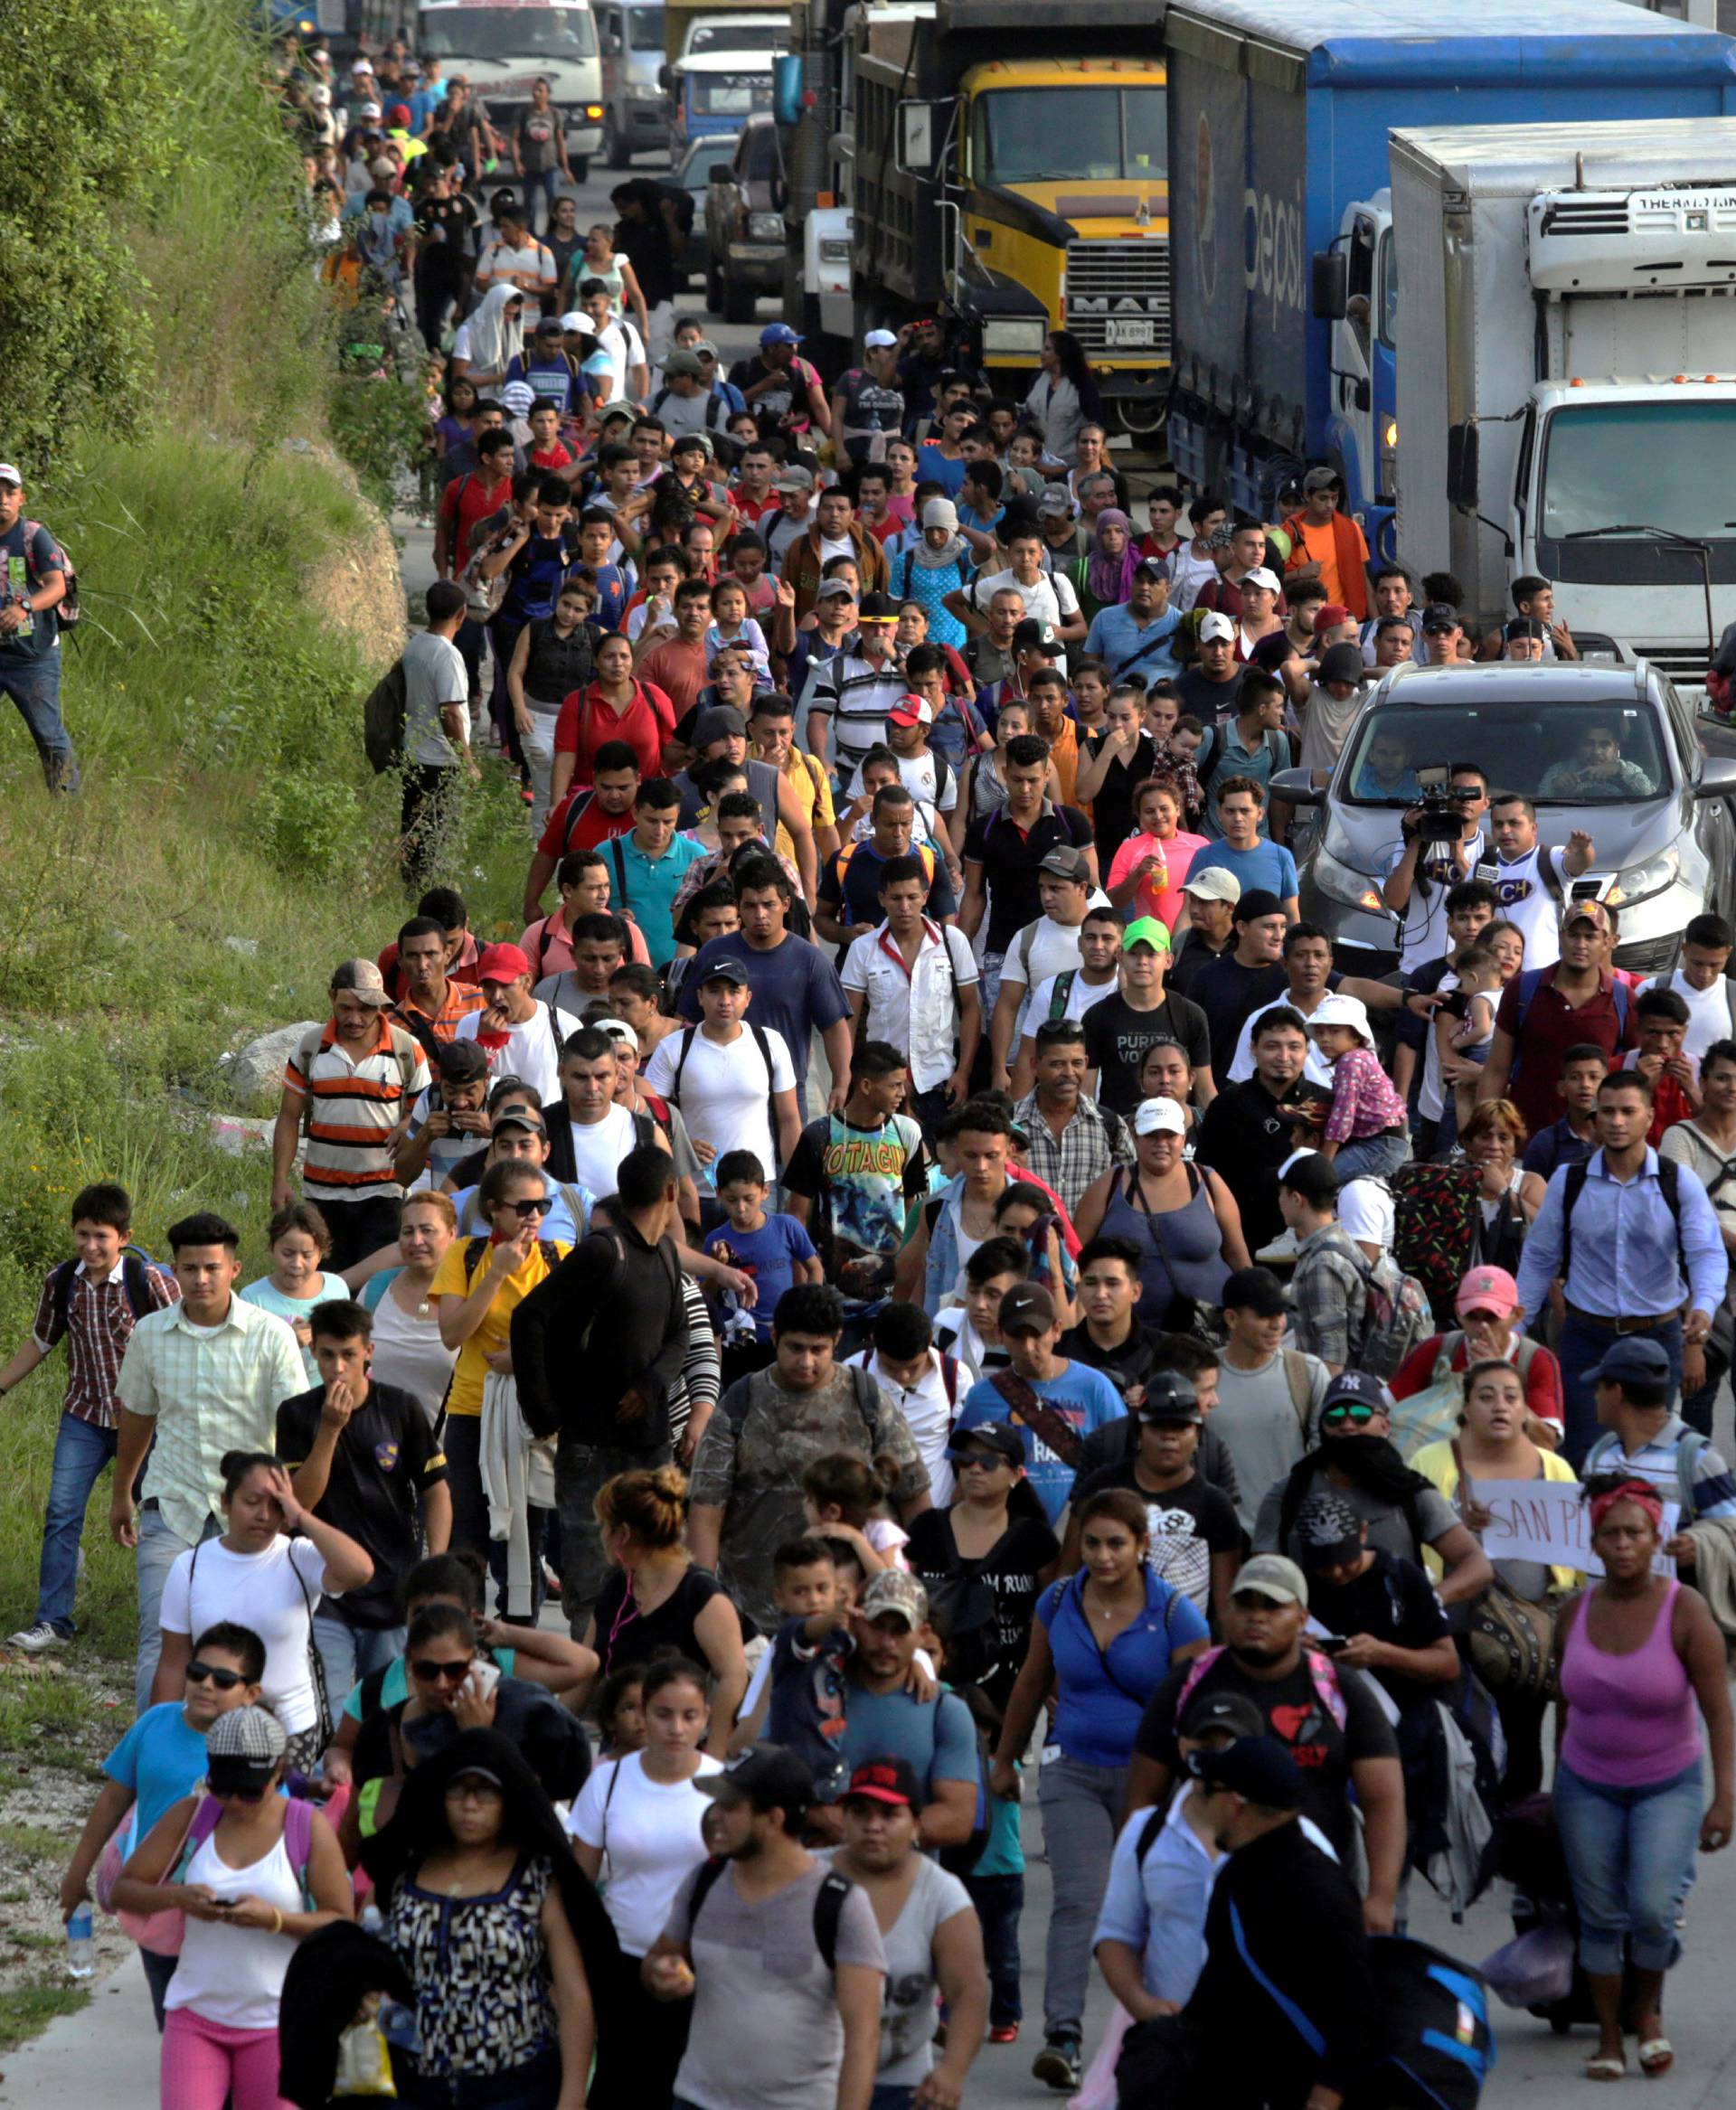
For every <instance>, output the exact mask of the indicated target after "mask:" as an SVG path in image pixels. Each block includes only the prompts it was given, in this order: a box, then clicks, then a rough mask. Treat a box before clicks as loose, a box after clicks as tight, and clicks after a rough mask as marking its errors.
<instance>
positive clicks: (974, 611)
mask: <svg viewBox="0 0 1736 2110" xmlns="http://www.w3.org/2000/svg"><path fill="white" fill-rule="evenodd" d="M1006 554H1007V559H1008V562H1007V568H1006V570H1005V571H986V572H983V573H982V574H980V575H979V576H978V577H977V578H976V579H972V581H971V582H970V584H969V586H967V587H961V588H960V589H958V591H957V592H955V593H949V594H948V596H947V597H946V604H945V605H946V607H947V608H948V609H950V610H951V612H952V613H953V614H954V615H955V616H957V617H958V620H959V621H960V622H961V623H962V624H963V625H964V626H965V627H966V629H967V630H968V631H969V632H970V634H971V636H973V637H980V636H984V635H986V632H987V629H988V605H989V603H990V602H991V601H992V600H993V599H994V598H995V595H996V594H997V593H999V592H1001V591H1002V590H1003V589H1005V588H1011V589H1012V590H1013V591H1014V593H1018V594H1022V595H1023V596H1024V612H1025V614H1026V615H1027V616H1033V617H1036V619H1037V620H1038V621H1039V622H1040V623H1046V624H1048V626H1050V628H1051V629H1052V630H1053V632H1054V633H1055V636H1057V637H1059V638H1060V639H1061V642H1062V644H1064V645H1065V644H1072V643H1074V642H1076V641H1077V640H1078V639H1080V638H1082V637H1083V636H1084V635H1085V617H1084V616H1083V614H1082V613H1081V612H1080V606H1079V596H1078V595H1077V594H1076V593H1075V592H1074V591H1073V585H1072V581H1071V579H1069V578H1068V577H1067V575H1066V574H1065V573H1064V572H1059V571H1055V572H1051V571H1045V570H1043V537H1042V536H1041V535H1040V534H1039V533H1038V532H1037V531H1036V529H1035V528H1016V529H1014V532H1013V533H1012V534H1011V535H1010V536H1009V537H1008V539H1007V545H1006Z"/></svg>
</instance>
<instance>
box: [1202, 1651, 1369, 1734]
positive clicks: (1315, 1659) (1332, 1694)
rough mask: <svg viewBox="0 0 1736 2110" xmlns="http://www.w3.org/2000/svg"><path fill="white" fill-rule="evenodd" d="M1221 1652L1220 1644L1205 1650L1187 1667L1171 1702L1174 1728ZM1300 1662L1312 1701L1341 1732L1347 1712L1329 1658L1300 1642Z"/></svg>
mask: <svg viewBox="0 0 1736 2110" xmlns="http://www.w3.org/2000/svg"><path fill="white" fill-rule="evenodd" d="M1222 1653H1223V1644H1222V1643H1220V1644H1218V1646H1217V1647H1216V1648H1209V1649H1207V1650H1206V1651H1205V1653H1204V1654H1203V1655H1197V1656H1195V1657H1194V1661H1193V1662H1192V1663H1190V1664H1189V1665H1188V1666H1187V1676H1186V1677H1185V1678H1184V1679H1183V1681H1182V1691H1181V1696H1180V1698H1179V1699H1178V1700H1176V1702H1175V1727H1176V1728H1177V1729H1180V1728H1181V1726H1182V1717H1183V1716H1184V1714H1185V1713H1186V1712H1187V1703H1188V1701H1189V1700H1191V1699H1192V1698H1193V1697H1194V1687H1195V1686H1196V1685H1197V1684H1198V1683H1199V1681H1200V1680H1201V1679H1202V1678H1203V1677H1204V1675H1205V1673H1206V1672H1208V1671H1209V1670H1210V1669H1211V1668H1212V1664H1213V1663H1216V1662H1217V1660H1218V1658H1219V1657H1220V1656H1221V1655H1222ZM1302 1661H1303V1662H1304V1663H1307V1666H1308V1675H1309V1677H1310V1678H1312V1679H1313V1681H1314V1696H1315V1698H1316V1700H1318V1701H1319V1702H1320V1704H1321V1706H1322V1707H1324V1708H1325V1709H1326V1712H1327V1713H1328V1714H1329V1715H1330V1716H1331V1717H1332V1719H1333V1720H1334V1721H1335V1722H1336V1723H1337V1724H1338V1727H1339V1728H1340V1729H1343V1728H1344V1724H1345V1723H1346V1722H1347V1721H1348V1720H1349V1719H1350V1710H1349V1708H1348V1707H1347V1706H1346V1705H1345V1704H1344V1687H1343V1686H1342V1685H1340V1684H1339V1682H1338V1672H1336V1670H1335V1669H1334V1667H1333V1661H1332V1658H1331V1657H1330V1656H1329V1655H1326V1654H1324V1653H1322V1652H1321V1651H1320V1650H1319V1649H1317V1648H1309V1647H1308V1646H1307V1644H1306V1643H1304V1644H1303V1648H1302Z"/></svg>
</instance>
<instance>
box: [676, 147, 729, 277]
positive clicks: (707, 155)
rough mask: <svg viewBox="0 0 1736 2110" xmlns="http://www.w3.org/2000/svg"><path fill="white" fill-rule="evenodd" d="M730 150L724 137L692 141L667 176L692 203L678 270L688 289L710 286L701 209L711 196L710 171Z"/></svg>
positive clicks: (706, 234)
mask: <svg viewBox="0 0 1736 2110" xmlns="http://www.w3.org/2000/svg"><path fill="white" fill-rule="evenodd" d="M734 147H735V141H734V140H733V139H731V138H730V137H728V136H727V135H724V136H722V137H715V136H714V137H710V138H705V139H695V140H694V141H693V144H692V146H689V147H688V149H687V151H686V153H685V154H684V155H682V157H681V159H680V161H679V162H678V163H677V164H676V165H675V167H674V168H673V169H671V170H670V172H669V181H670V182H671V183H672V184H675V185H677V186H678V188H680V189H681V190H684V191H685V192H686V193H687V195H688V196H689V197H690V198H691V199H692V200H693V229H692V231H691V232H690V233H689V234H688V237H687V253H686V254H685V256H684V257H683V258H682V259H681V268H682V269H683V270H684V272H685V273H686V274H687V283H688V284H689V285H690V286H691V285H692V284H693V280H694V279H695V278H698V279H700V280H702V281H703V283H704V284H705V285H707V286H709V285H710V284H711V240H710V230H709V229H708V227H707V226H706V224H705V205H706V201H707V199H708V198H709V197H710V196H711V185H712V168H713V167H714V166H715V165H716V164H717V163H718V162H719V161H721V160H722V158H723V156H724V155H727V154H730V153H731V152H732V151H733V150H734Z"/></svg>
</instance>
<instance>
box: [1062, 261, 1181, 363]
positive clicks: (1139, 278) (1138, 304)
mask: <svg viewBox="0 0 1736 2110" xmlns="http://www.w3.org/2000/svg"><path fill="white" fill-rule="evenodd" d="M1066 294H1067V327H1068V328H1069V329H1070V330H1071V331H1072V333H1073V334H1074V335H1075V336H1076V337H1077V338H1078V339H1079V341H1080V344H1082V345H1083V346H1084V348H1085V350H1086V352H1087V353H1089V354H1090V357H1091V358H1093V359H1102V358H1106V357H1107V358H1110V359H1116V358H1119V359H1122V360H1124V361H1127V362H1130V363H1136V364H1137V363H1162V362H1166V361H1167V360H1168V358H1169V243H1168V242H1167V241H1166V240H1164V239H1162V238H1161V237H1156V236H1151V235H1143V236H1141V235H1136V236H1134V237H1132V238H1131V239H1130V240H1121V241H1070V242H1069V243H1068V244H1067V278H1066Z"/></svg>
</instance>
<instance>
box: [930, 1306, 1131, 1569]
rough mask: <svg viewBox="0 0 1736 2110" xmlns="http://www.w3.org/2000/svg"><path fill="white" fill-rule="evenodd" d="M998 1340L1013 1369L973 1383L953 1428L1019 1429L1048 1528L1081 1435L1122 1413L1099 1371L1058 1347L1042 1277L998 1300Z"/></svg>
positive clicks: (1061, 1502)
mask: <svg viewBox="0 0 1736 2110" xmlns="http://www.w3.org/2000/svg"><path fill="white" fill-rule="evenodd" d="M1000 1328H1001V1339H1002V1340H1003V1341H1004V1342H1005V1344H1006V1352H1007V1353H1008V1355H1009V1356H1010V1357H1011V1359H1012V1367H1011V1368H1010V1369H1008V1370H1004V1371H996V1372H995V1375H994V1376H993V1377H990V1378H985V1379H984V1380H982V1382H981V1383H980V1384H975V1385H973V1386H972V1387H971V1388H970V1389H969V1391H968V1392H967V1393H966V1395H965V1404H964V1407H963V1408H962V1409H961V1410H960V1412H959V1416H958V1431H959V1433H960V1434H962V1433H963V1432H964V1431H965V1430H966V1429H967V1428H975V1427H978V1426H979V1425H980V1424H982V1423H983V1422H986V1421H988V1422H1003V1423H1005V1424H1007V1425H1008V1426H1010V1427H1014V1428H1016V1429H1017V1430H1018V1431H1019V1432H1020V1436H1021V1438H1022V1440H1023V1442H1024V1463H1025V1471H1026V1474H1027V1475H1028V1477H1029V1479H1030V1482H1031V1485H1032V1487H1033V1489H1034V1491H1035V1493H1036V1495H1037V1499H1038V1500H1039V1501H1040V1502H1042V1504H1043V1513H1044V1514H1045V1516H1046V1517H1047V1518H1048V1520H1049V1523H1050V1526H1051V1528H1052V1527H1053V1526H1054V1524H1055V1521H1056V1520H1057V1519H1058V1518H1059V1517H1060V1515H1061V1512H1062V1511H1063V1510H1064V1509H1065V1508H1066V1507H1067V1502H1068V1498H1069V1496H1070V1495H1071V1493H1072V1486H1073V1476H1074V1474H1075V1473H1076V1472H1077V1471H1078V1469H1079V1459H1080V1449H1081V1446H1083V1443H1084V1439H1085V1438H1086V1437H1087V1436H1090V1434H1091V1433H1092V1431H1093V1430H1095V1429H1099V1428H1101V1427H1103V1426H1104V1425H1105V1424H1106V1423H1107V1422H1110V1421H1116V1420H1118V1419H1120V1418H1121V1417H1122V1416H1124V1415H1125V1414H1126V1413H1127V1405H1126V1402H1125V1401H1124V1400H1123V1399H1122V1398H1121V1395H1120V1393H1119V1392H1118V1391H1117V1390H1116V1389H1115V1387H1114V1386H1113V1385H1112V1384H1111V1383H1110V1382H1109V1379H1108V1378H1106V1377H1105V1376H1104V1375H1103V1373H1102V1371H1098V1370H1093V1369H1091V1367H1090V1364H1089V1363H1083V1362H1070V1361H1068V1360H1067V1358H1066V1357H1065V1356H1064V1355H1060V1354H1058V1353H1057V1352H1056V1346H1057V1343H1058V1342H1060V1340H1061V1321H1060V1319H1059V1318H1058V1317H1057V1316H1056V1314H1055V1305H1054V1299H1053V1298H1052V1296H1051V1295H1050V1294H1049V1292H1048V1291H1047V1290H1046V1289H1045V1288H1044V1287H1043V1285H1042V1284H1041V1283H1039V1282H1019V1283H1015V1284H1014V1286H1013V1287H1012V1288H1011V1289H1009V1290H1008V1291H1007V1293H1006V1295H1005V1296H1004V1297H1003V1298H1002V1299H1001V1315H1000Z"/></svg>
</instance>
